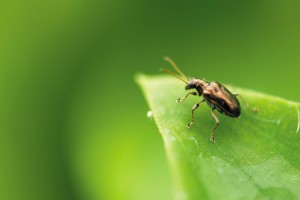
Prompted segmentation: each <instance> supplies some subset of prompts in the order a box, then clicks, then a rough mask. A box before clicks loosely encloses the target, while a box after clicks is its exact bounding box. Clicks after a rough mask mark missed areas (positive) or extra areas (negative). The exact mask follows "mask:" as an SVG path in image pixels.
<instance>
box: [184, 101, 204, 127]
mask: <svg viewBox="0 0 300 200" xmlns="http://www.w3.org/2000/svg"><path fill="white" fill-rule="evenodd" d="M204 101H205V100H204V99H202V100H201V101H200V102H199V103H196V104H195V105H194V107H193V108H192V121H191V122H190V123H189V124H188V125H187V127H188V128H191V127H192V126H193V124H194V111H195V110H196V109H197V108H198V107H199V105H200V103H202V102H204Z"/></svg>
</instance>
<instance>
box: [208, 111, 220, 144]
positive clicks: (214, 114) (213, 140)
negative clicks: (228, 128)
mask: <svg viewBox="0 0 300 200" xmlns="http://www.w3.org/2000/svg"><path fill="white" fill-rule="evenodd" d="M214 110H215V109H214V108H213V109H211V114H212V116H213V118H214V120H215V122H216V125H215V127H214V128H213V129H211V131H210V141H212V142H213V143H215V137H214V131H215V130H216V128H217V127H218V126H219V123H220V122H219V119H218V117H217V115H216V113H215V112H214Z"/></svg>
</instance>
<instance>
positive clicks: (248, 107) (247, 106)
mask: <svg viewBox="0 0 300 200" xmlns="http://www.w3.org/2000/svg"><path fill="white" fill-rule="evenodd" d="M233 95H234V96H236V97H237V96H239V97H240V99H241V100H242V101H243V103H244V104H245V105H246V108H247V109H248V110H250V111H251V112H257V111H258V109H257V108H256V107H253V108H252V107H250V106H249V104H248V102H247V101H246V100H245V99H244V98H243V96H241V95H240V94H238V93H236V94H233Z"/></svg>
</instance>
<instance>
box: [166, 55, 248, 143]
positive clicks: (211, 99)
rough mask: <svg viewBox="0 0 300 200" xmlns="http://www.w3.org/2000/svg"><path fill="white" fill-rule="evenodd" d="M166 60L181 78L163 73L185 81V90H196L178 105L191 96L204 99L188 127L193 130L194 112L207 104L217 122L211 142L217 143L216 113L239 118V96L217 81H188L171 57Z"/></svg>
mask: <svg viewBox="0 0 300 200" xmlns="http://www.w3.org/2000/svg"><path fill="white" fill-rule="evenodd" d="M165 60H166V61H167V62H169V63H170V64H171V65H172V66H173V68H174V69H175V70H176V71H177V72H178V73H179V74H180V75H181V76H180V75H177V74H175V73H174V72H172V71H170V70H168V69H162V70H163V71H165V72H167V73H169V74H171V75H173V76H175V77H176V78H178V79H179V80H181V81H183V82H184V83H185V84H186V86H185V90H191V89H195V90H196V91H194V92H189V93H187V95H185V96H184V97H183V98H179V99H177V100H176V102H177V103H181V102H183V101H184V100H185V99H186V98H187V97H188V96H189V95H194V96H202V97H203V99H202V100H201V101H200V102H198V103H196V104H195V105H194V106H193V108H192V121H191V122H190V123H189V124H188V125H187V127H188V128H191V127H192V125H193V123H194V111H195V110H196V109H197V108H198V107H199V105H200V104H201V103H203V102H206V103H207V105H208V106H209V107H210V108H211V114H212V117H213V118H214V120H215V122H216V124H215V126H214V127H213V128H212V129H211V133H210V140H211V141H212V142H215V138H214V131H215V129H216V128H217V127H218V125H219V119H218V117H217V115H216V113H215V110H217V111H219V112H220V113H222V114H224V115H227V116H229V117H235V118H236V117H239V116H240V115H241V107H240V103H239V101H238V99H237V98H236V96H238V94H233V93H231V92H230V91H229V90H228V89H227V88H226V87H224V86H223V85H222V84H220V83H219V82H216V81H212V82H208V81H206V80H204V79H196V78H191V79H188V78H187V77H186V76H185V75H184V74H183V73H182V72H181V70H180V69H179V68H178V67H177V65H176V64H175V62H174V61H173V60H171V59H170V58H169V57H165ZM246 105H247V104H246Z"/></svg>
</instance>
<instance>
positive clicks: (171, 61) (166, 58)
mask: <svg viewBox="0 0 300 200" xmlns="http://www.w3.org/2000/svg"><path fill="white" fill-rule="evenodd" d="M164 59H165V61H167V62H168V63H170V64H171V65H172V66H173V68H174V69H175V70H176V71H177V72H178V73H179V74H181V76H182V77H183V78H184V79H186V80H188V78H187V77H186V76H185V75H184V73H182V71H181V70H180V69H179V68H178V67H177V65H176V63H175V62H174V61H173V60H172V59H171V58H169V57H168V56H165V57H164Z"/></svg>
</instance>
